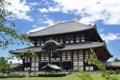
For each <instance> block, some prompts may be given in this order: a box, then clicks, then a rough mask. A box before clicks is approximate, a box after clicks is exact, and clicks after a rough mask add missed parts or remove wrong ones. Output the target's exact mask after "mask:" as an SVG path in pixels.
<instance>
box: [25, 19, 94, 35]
mask: <svg viewBox="0 0 120 80" xmlns="http://www.w3.org/2000/svg"><path fill="white" fill-rule="evenodd" d="M92 28H94V26H92V25H85V24H81V23H79V22H75V21H72V22H64V23H59V24H56V25H53V26H50V27H48V28H45V29H42V30H39V31H36V32H31V33H29V34H27V35H28V37H35V36H45V35H54V34H62V33H70V32H77V31H84V30H89V29H92Z"/></svg>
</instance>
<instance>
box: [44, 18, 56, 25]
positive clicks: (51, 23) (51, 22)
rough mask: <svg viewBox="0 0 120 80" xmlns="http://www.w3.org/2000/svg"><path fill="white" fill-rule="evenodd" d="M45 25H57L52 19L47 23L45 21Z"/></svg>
mask: <svg viewBox="0 0 120 80" xmlns="http://www.w3.org/2000/svg"><path fill="white" fill-rule="evenodd" d="M43 23H45V24H47V25H48V26H52V25H53V24H55V21H53V20H52V19H46V20H45V21H43Z"/></svg>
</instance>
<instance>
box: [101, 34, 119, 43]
mask: <svg viewBox="0 0 120 80" xmlns="http://www.w3.org/2000/svg"><path fill="white" fill-rule="evenodd" d="M100 36H101V37H102V39H103V40H105V41H106V42H109V41H114V40H119V39H120V34H119V33H108V34H100Z"/></svg>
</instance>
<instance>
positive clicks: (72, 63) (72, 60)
mask: <svg viewBox="0 0 120 80" xmlns="http://www.w3.org/2000/svg"><path fill="white" fill-rule="evenodd" d="M71 63H72V66H71V69H73V51H71Z"/></svg>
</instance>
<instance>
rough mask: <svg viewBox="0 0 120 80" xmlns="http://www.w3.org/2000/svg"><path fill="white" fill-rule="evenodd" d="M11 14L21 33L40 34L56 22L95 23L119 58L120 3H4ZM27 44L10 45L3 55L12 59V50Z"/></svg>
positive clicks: (103, 0) (59, 0)
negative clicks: (38, 31)
mask: <svg viewBox="0 0 120 80" xmlns="http://www.w3.org/2000/svg"><path fill="white" fill-rule="evenodd" d="M5 1H7V2H11V5H6V9H8V10H10V11H12V13H13V15H11V16H12V20H14V22H15V24H16V28H19V29H20V31H21V32H22V33H29V32H33V31H37V30H40V29H43V28H46V27H49V26H51V25H54V24H56V23H57V21H58V20H60V21H61V22H66V21H73V19H74V18H78V22H80V23H84V24H96V26H97V30H98V32H99V34H100V36H101V37H102V39H103V40H105V41H106V44H107V47H108V49H109V51H110V53H111V54H112V55H114V57H117V58H120V10H119V9H120V3H119V0H5ZM23 47H26V45H19V46H17V45H10V46H8V49H6V50H0V51H1V53H0V56H5V57H7V56H9V53H8V51H9V50H10V49H12V50H14V49H18V48H23Z"/></svg>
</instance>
